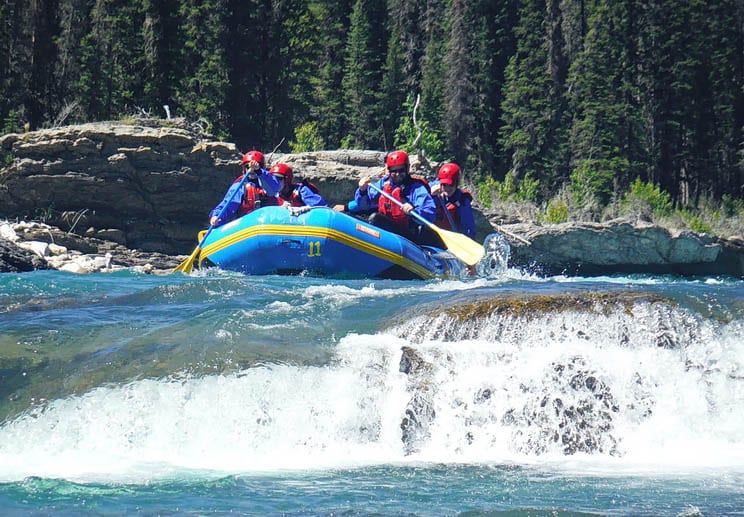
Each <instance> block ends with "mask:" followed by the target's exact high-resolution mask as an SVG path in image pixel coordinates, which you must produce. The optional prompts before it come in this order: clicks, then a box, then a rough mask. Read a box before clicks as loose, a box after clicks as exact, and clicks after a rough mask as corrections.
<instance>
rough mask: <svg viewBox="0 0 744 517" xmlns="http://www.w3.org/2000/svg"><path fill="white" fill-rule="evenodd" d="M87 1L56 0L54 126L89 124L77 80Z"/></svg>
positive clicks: (86, 28) (87, 23) (87, 24)
mask: <svg viewBox="0 0 744 517" xmlns="http://www.w3.org/2000/svg"><path fill="white" fill-rule="evenodd" d="M91 3H92V2H91V1H90V0H60V3H59V34H58V36H57V39H56V43H57V63H56V66H55V69H54V80H55V85H56V92H57V94H56V98H57V102H56V103H55V108H56V116H55V119H54V121H53V122H55V123H75V122H85V121H88V120H90V118H89V116H88V113H86V112H85V111H84V110H83V109H82V107H81V105H80V104H81V99H80V97H79V95H78V80H79V78H80V76H81V66H82V54H81V52H82V49H81V42H82V40H83V38H84V37H85V35H86V34H88V33H89V32H90V12H91V8H92V5H91Z"/></svg>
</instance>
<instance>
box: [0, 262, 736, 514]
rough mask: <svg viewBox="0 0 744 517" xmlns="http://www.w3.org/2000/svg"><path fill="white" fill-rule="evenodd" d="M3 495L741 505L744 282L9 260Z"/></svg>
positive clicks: (524, 508) (398, 509)
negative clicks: (378, 274)
mask: <svg viewBox="0 0 744 517" xmlns="http://www.w3.org/2000/svg"><path fill="white" fill-rule="evenodd" d="M0 396H1V397H0V422H1V423H0V513H2V514H3V515H8V514H11V515H13V514H16V515H25V514H42V515H43V514H59V513H61V514H90V515H119V514H129V513H138V514H143V515H144V514H147V515H151V514H165V515H206V514H218V515H219V514H227V513H237V514H255V515H280V514H281V515H509V516H515V515H649V516H652V515H653V516H660V515H661V516H663V515H687V516H691V515H705V516H714V515H715V516H718V515H744V281H741V280H735V279H725V278H697V279H684V280H682V279H675V278H671V277H653V276H639V277H612V278H610V277H605V278H566V277H552V278H538V277H535V276H532V275H529V274H523V273H520V272H517V271H512V270H502V271H498V272H496V273H494V272H491V274H489V276H487V277H482V278H466V279H462V280H457V279H455V280H432V281H392V280H370V279H327V278H314V277H309V276H294V277H281V276H264V277H249V276H244V275H239V274H233V273H226V272H222V271H215V270H212V271H207V272H204V271H201V272H196V273H194V274H193V275H191V276H186V275H183V274H174V275H167V276H151V275H142V274H137V273H134V272H130V271H124V272H117V273H108V274H106V273H100V274H89V275H74V274H67V273H63V272H58V271H38V272H33V273H24V274H2V275H0Z"/></svg>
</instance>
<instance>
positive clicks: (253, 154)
mask: <svg viewBox="0 0 744 517" xmlns="http://www.w3.org/2000/svg"><path fill="white" fill-rule="evenodd" d="M248 162H258V164H259V165H260V166H261V168H263V167H264V165H265V162H264V155H263V153H262V152H261V151H248V152H247V153H245V154H244V155H243V165H245V164H246V163H248Z"/></svg>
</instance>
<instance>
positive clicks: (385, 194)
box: [367, 183, 438, 229]
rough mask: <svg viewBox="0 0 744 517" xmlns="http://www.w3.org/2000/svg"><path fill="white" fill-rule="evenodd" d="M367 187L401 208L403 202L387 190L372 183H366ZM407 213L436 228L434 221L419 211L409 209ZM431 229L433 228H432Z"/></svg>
mask: <svg viewBox="0 0 744 517" xmlns="http://www.w3.org/2000/svg"><path fill="white" fill-rule="evenodd" d="M367 187H368V188H371V189H372V190H374V191H375V192H377V193H378V194H382V195H383V196H385V197H386V198H388V199H389V200H390V201H392V202H393V203H395V204H396V205H398V206H399V207H400V208H403V203H401V202H400V201H398V200H397V199H395V198H394V197H393V196H392V195H391V194H388V193H387V192H385V191H384V190H382V189H380V188H377V187H376V186H375V185H373V184H372V183H370V184H369V185H367ZM408 215H412V216H413V218H414V219H416V220H417V221H419V222H420V223H423V224H425V225H426V226H428V227H429V228H432V227H434V228H436V225H435V224H434V223H432V222H430V221H427V220H426V219H425V218H424V216H423V215H421V214H419V213H418V212H416V211H415V210H411V211H410V212H408ZM432 229H433V228H432ZM437 229H438V228H437Z"/></svg>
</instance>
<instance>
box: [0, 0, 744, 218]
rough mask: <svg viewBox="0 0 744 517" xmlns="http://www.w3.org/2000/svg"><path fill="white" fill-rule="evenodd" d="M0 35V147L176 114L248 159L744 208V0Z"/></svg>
mask: <svg viewBox="0 0 744 517" xmlns="http://www.w3.org/2000/svg"><path fill="white" fill-rule="evenodd" d="M0 24H1V25H2V31H0V53H1V55H2V60H3V62H2V66H0V90H2V92H1V95H0V124H2V127H1V128H0V130H1V131H2V133H9V132H21V131H24V130H29V129H31V130H33V129H40V128H45V127H55V126H60V125H67V124H73V123H81V122H91V121H100V120H117V119H122V118H125V117H132V116H135V115H138V114H139V115H141V114H143V113H144V114H149V115H150V116H154V117H158V118H165V117H166V110H165V108H164V106H168V113H170V114H171V115H172V116H174V117H184V118H186V119H189V120H194V121H199V122H200V123H201V124H203V125H204V127H205V128H206V129H207V130H208V131H209V132H211V133H212V134H214V135H216V136H217V137H219V138H222V139H225V140H228V141H232V142H235V143H236V144H237V145H238V147H239V148H240V149H241V150H249V149H262V150H272V149H274V148H275V147H277V146H279V147H278V148H279V149H280V150H283V151H290V150H294V151H300V150H317V149H321V148H322V149H337V148H355V149H376V150H390V149H393V148H401V147H402V148H406V149H408V150H412V151H419V152H421V153H423V154H424V155H425V156H426V157H427V158H428V159H429V160H432V161H441V160H454V161H457V162H458V163H460V164H461V165H462V166H463V167H464V171H465V178H466V181H467V182H469V183H470V184H472V185H491V186H496V187H498V188H500V189H507V190H511V192H513V193H515V194H517V195H522V196H523V197H525V198H529V199H532V200H534V201H538V202H539V201H541V200H542V201H543V202H544V201H546V200H549V199H551V197H553V198H554V197H555V196H557V195H558V194H559V193H560V192H570V193H571V196H572V199H573V200H574V202H575V203H578V204H581V205H582V206H584V207H587V208H588V209H591V207H593V206H606V205H607V204H608V203H611V202H612V201H613V200H616V199H617V198H618V197H619V196H621V195H623V193H625V192H627V191H628V190H629V189H631V188H632V187H633V185H634V184H635V185H636V186H638V185H649V186H651V187H652V188H655V189H658V192H662V193H663V195H664V196H667V199H668V201H669V203H671V204H672V205H673V206H674V207H677V208H684V207H695V206H698V205H699V204H700V203H701V202H703V201H705V200H708V201H710V200H714V201H715V202H718V203H732V202H738V201H739V200H742V199H744V154H742V151H744V148H743V145H744V135H743V133H744V2H742V1H741V0H684V1H683V0H612V1H609V0H0ZM414 110H415V114H416V119H417V126H416V127H414V124H413V115H414ZM414 143H415V144H416V149H412V146H413V145H414ZM639 182H640V183H639Z"/></svg>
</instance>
